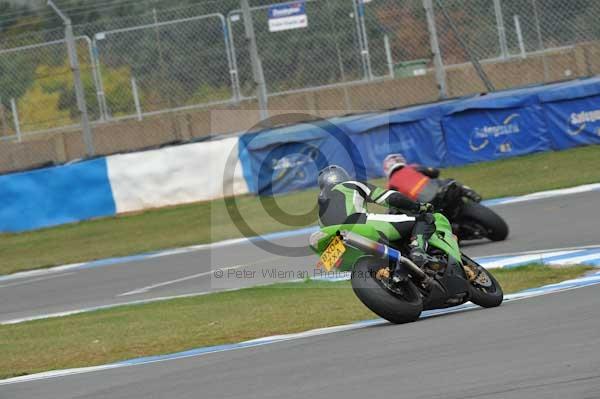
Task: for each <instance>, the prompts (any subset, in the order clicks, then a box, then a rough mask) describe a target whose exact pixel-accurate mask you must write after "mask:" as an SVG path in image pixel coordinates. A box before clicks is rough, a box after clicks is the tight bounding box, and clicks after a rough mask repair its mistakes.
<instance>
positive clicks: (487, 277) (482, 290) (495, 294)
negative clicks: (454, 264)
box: [462, 255, 504, 308]
mask: <svg viewBox="0 0 600 399" xmlns="http://www.w3.org/2000/svg"><path fill="white" fill-rule="evenodd" d="M462 261H463V263H464V264H465V265H471V266H475V267H476V268H477V269H478V270H479V272H480V273H481V275H480V277H478V278H477V279H475V281H474V282H472V283H471V284H470V287H469V291H470V295H469V296H470V300H471V302H473V303H474V304H475V305H479V306H481V307H484V308H495V307H497V306H500V304H502V301H503V300H504V292H503V291H502V287H501V286H500V283H499V282H498V281H497V280H496V278H495V277H494V276H493V275H492V273H490V272H489V271H487V270H486V269H485V268H484V267H483V266H481V265H479V264H478V263H477V262H475V261H474V260H472V259H471V258H469V257H468V256H465V255H463V256H462Z"/></svg>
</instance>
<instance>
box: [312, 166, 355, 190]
mask: <svg viewBox="0 0 600 399" xmlns="http://www.w3.org/2000/svg"><path fill="white" fill-rule="evenodd" d="M348 180H350V175H349V174H348V172H346V170H345V169H344V168H342V167H341V166H337V165H330V166H328V167H326V168H324V169H323V170H321V171H320V172H319V188H320V189H321V191H323V190H325V189H328V188H331V187H333V186H335V185H337V184H340V183H343V182H345V181H348Z"/></svg>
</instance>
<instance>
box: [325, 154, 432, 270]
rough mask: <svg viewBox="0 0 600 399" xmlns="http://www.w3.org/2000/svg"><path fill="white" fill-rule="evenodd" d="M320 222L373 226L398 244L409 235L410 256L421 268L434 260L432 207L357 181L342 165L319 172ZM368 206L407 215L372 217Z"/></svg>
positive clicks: (379, 215)
mask: <svg viewBox="0 0 600 399" xmlns="http://www.w3.org/2000/svg"><path fill="white" fill-rule="evenodd" d="M319 188H320V190H321V192H320V194H319V200H318V203H319V223H320V225H321V226H331V225H338V224H371V225H373V226H375V227H376V228H377V230H379V231H385V232H386V238H387V239H388V240H389V241H391V242H394V241H398V240H400V239H401V238H403V237H406V236H408V235H409V234H410V244H409V245H410V247H411V251H410V257H411V259H412V261H413V262H414V263H415V264H416V265H417V266H419V267H420V268H422V267H423V266H425V265H426V264H427V262H429V261H431V260H433V258H432V257H430V256H429V255H427V253H426V250H427V242H428V241H429V238H431V236H432V235H433V233H435V224H434V217H433V214H432V212H433V206H432V205H431V204H428V203H420V202H415V201H413V200H411V199H409V198H407V197H405V196H404V195H402V194H401V193H399V192H397V191H393V190H384V189H382V188H379V187H376V186H374V185H372V184H369V183H363V182H358V181H354V180H352V179H351V178H350V176H349V175H348V172H346V170H344V168H342V167H341V166H337V165H331V166H328V167H326V168H324V169H323V170H321V171H320V172H319ZM366 203H375V204H379V205H383V206H386V207H393V208H396V209H397V210H401V211H403V212H406V213H407V214H395V215H389V214H370V213H367V209H366V207H365V204H366Z"/></svg>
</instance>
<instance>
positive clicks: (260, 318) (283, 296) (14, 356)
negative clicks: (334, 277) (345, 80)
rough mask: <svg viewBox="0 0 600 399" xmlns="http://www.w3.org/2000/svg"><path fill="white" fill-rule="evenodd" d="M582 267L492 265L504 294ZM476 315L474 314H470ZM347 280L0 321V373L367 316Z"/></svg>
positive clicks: (573, 274) (154, 351)
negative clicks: (2, 323) (26, 320)
mask: <svg viewBox="0 0 600 399" xmlns="http://www.w3.org/2000/svg"><path fill="white" fill-rule="evenodd" d="M590 269H591V268H589V267H584V266H577V267H568V268H560V269H557V268H549V267H544V266H526V267H521V268H516V269H507V270H496V271H493V273H494V275H495V276H496V277H497V278H498V280H499V281H500V284H501V285H502V286H503V288H504V291H505V292H506V293H509V292H514V291H519V290H522V289H525V288H532V287H537V286H541V285H545V284H550V283H556V282H560V281H564V280H567V279H570V278H574V277H578V276H580V275H582V274H583V273H585V272H586V271H588V270H590ZM474 317H476V316H474ZM372 318H375V315H374V314H373V313H371V312H370V311H369V310H368V309H367V308H365V307H364V306H363V305H362V304H361V303H360V302H359V301H358V299H357V298H356V297H355V296H354V293H353V291H352V289H351V288H350V283H349V282H342V283H326V282H315V281H309V282H304V283H290V284H278V285H272V286H266V287H257V288H249V289H244V290H240V291H235V292H223V293H217V294H211V295H206V296H200V297H195V298H186V299H177V300H172V301H166V302H161V303H152V304H147V305H139V306H124V307H119V308H114V309H109V310H104V311H98V312H92V313H86V314H80V315H75V316H70V317H64V318H56V319H49V320H39V321H34V322H29V323H23V324H16V325H9V326H0V353H2V356H0V378H9V377H14V376H20V375H25V374H30V373H36V372H41V371H46V370H54V369H62V368H71V367H84V366H91V365H97V364H103V363H108V362H114V361H117V360H122V359H129V358H135V357H140V356H148V355H156V354H162V353H171V352H177V351H182V350H186V349H190V348H197V347H202V346H209V345H218V344H225V343H234V342H240V341H244V340H249V339H253V338H259V337H264V336H269V335H275V334H285V333H293V332H300V331H306V330H309V329H313V328H319V327H328V326H334V325H340V324H347V323H351V322H355V321H359V320H365V319H372Z"/></svg>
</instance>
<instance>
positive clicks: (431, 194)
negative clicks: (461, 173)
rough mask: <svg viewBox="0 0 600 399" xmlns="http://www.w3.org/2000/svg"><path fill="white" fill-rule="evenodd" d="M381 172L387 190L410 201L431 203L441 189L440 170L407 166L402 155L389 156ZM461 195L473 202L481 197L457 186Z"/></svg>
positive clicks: (468, 189) (469, 189) (466, 187)
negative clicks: (386, 182)
mask: <svg viewBox="0 0 600 399" xmlns="http://www.w3.org/2000/svg"><path fill="white" fill-rule="evenodd" d="M383 171H384V173H385V175H386V176H387V178H388V188H390V189H391V190H396V191H398V192H400V193H402V194H404V195H405V196H407V197H408V198H410V199H412V200H419V201H422V202H431V201H433V199H434V198H435V196H436V195H437V193H438V190H439V189H440V188H441V187H442V181H441V180H440V179H439V177H440V170H439V169H436V168H431V167H426V166H422V165H416V164H414V165H407V163H406V158H404V156H403V155H402V154H390V155H388V156H387V157H386V158H385V159H384V161H383ZM459 187H461V188H462V195H463V196H465V197H467V198H469V199H471V200H472V201H474V202H481V196H479V194H477V193H476V192H475V191H473V190H472V189H471V188H470V187H468V186H464V185H459Z"/></svg>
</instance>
